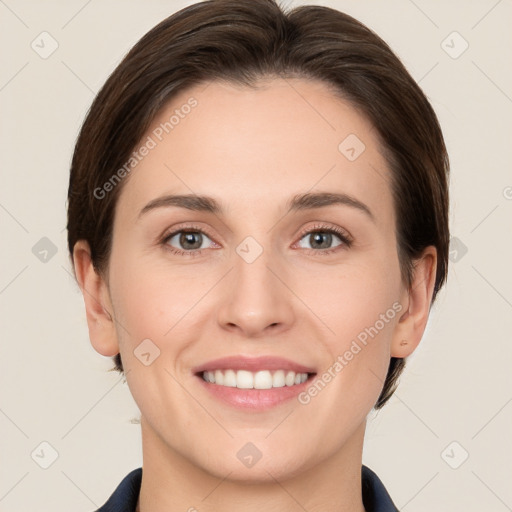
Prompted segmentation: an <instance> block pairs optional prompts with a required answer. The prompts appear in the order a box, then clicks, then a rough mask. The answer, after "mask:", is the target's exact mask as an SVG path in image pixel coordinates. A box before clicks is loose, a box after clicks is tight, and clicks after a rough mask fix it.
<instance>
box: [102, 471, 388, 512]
mask: <svg viewBox="0 0 512 512" xmlns="http://www.w3.org/2000/svg"><path fill="white" fill-rule="evenodd" d="M361 477H362V492H363V505H364V508H365V509H366V512H398V509H397V508H396V507H395V505H394V503H393V501H392V500H391V498H390V496H389V494H388V492H387V491H386V488H385V487H384V484H383V483H382V482H381V481H380V479H379V477H378V476H377V475H376V474H375V473H374V472H373V471H372V470H371V469H370V468H368V467H366V466H363V467H362V469H361ZM141 481H142V468H138V469H134V470H133V471H132V472H131V473H129V474H128V475H126V476H125V477H124V479H123V481H122V482H121V483H120V484H119V485H118V486H117V489H116V490H115V491H114V493H113V494H112V496H110V498H109V500H108V501H107V502H106V503H105V505H103V506H102V507H101V508H99V509H98V510H97V511H96V512H135V508H136V507H137V499H138V497H139V492H140V484H141Z"/></svg>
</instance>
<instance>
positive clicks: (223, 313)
mask: <svg viewBox="0 0 512 512" xmlns="http://www.w3.org/2000/svg"><path fill="white" fill-rule="evenodd" d="M233 267H234V268H233V271H232V272H230V277H229V286H228V287H227V288H228V289H227V293H226V295H225V297H224V300H223V303H222V306H221V308H220V310H219V318H218V320H219V323H220V324H221V325H222V326H223V327H224V328H229V329H239V330H241V331H243V333H244V334H245V335H246V336H258V335H259V334H263V333H265V334H268V330H267V329H268V328H271V329H272V330H273V332H274V331H276V330H279V329H285V328H287V327H289V325H291V323H292V322H293V318H294V315H293V307H292V303H291V294H290V291H289V290H288V289H287V288H286V286H285V285H284V284H283V282H282V281H286V279H285V277H284V276H282V277H281V279H278V277H276V275H275V274H276V273H277V274H280V273H281V272H282V270H280V269H282V268H283V266H282V265H281V264H280V261H279V256H278V255H277V254H274V253H273V251H272V249H271V247H270V245H269V246H268V247H264V246H263V245H262V244H260V243H259V242H258V241H257V240H256V239H255V238H253V237H247V238H246V239H244V240H243V241H242V242H241V243H240V244H239V245H238V246H237V247H236V250H235V254H233Z"/></svg>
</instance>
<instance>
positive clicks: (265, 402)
mask: <svg viewBox="0 0 512 512" xmlns="http://www.w3.org/2000/svg"><path fill="white" fill-rule="evenodd" d="M193 374H194V375H195V376H196V377H197V378H198V379H199V380H200V383H201V385H202V386H203V387H204V388H205V389H206V390H207V391H208V392H209V393H210V394H211V395H213V396H214V397H215V398H217V399H220V400H221V401H222V402H223V403H227V404H229V405H230V406H234V407H237V408H242V409H243V408H246V409H251V410H264V409H268V408H271V407H274V406H276V405H279V404H282V403H284V402H286V401H288V400H289V399H291V398H293V397H295V396H297V395H298V394H299V393H300V392H301V391H304V390H305V389H306V387H307V386H309V384H310V382H311V381H312V380H313V378H314V377H315V376H316V372H315V371H314V369H313V368H310V367H307V366H304V365H301V364H298V363H295V362H293V361H290V360H287V359H283V358H277V357H272V356H263V357H261V356H260V357H256V358H246V357H240V356H235V357H227V358H223V359H217V360H215V361H210V362H208V363H206V364H204V365H201V366H199V367H196V368H194V369H193Z"/></svg>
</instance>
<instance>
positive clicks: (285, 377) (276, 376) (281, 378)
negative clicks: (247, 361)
mask: <svg viewBox="0 0 512 512" xmlns="http://www.w3.org/2000/svg"><path fill="white" fill-rule="evenodd" d="M196 375H197V376H198V377H200V378H202V379H203V380H204V381H205V382H209V383H210V384H216V385H217V386H224V387H231V388H239V389H272V388H282V387H291V386H296V385H299V384H302V383H304V382H306V381H307V380H308V379H310V378H311V377H313V376H314V375H316V373H306V372H294V371H292V370H260V371H257V372H251V371H248V370H232V369H226V370H224V369H222V370H220V369H219V370H212V371H203V372H198V373H197V374H196Z"/></svg>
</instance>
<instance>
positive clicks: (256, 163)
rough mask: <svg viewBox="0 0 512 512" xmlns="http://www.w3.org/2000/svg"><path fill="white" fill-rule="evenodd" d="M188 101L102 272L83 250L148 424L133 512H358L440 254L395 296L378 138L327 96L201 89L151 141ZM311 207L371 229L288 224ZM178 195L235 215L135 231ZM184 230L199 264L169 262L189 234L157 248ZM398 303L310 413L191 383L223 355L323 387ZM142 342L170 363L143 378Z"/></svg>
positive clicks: (310, 85)
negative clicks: (369, 437)
mask: <svg viewBox="0 0 512 512" xmlns="http://www.w3.org/2000/svg"><path fill="white" fill-rule="evenodd" d="M190 97H194V98H195V99H196V100H197V101H198V105H197V107H195V109H193V110H192V111H191V113H190V114H189V115H188V116H186V117H185V118H184V119H181V120H180V122H179V125H177V126H176V127H175V128H174V129H173V131H172V132H171V133H170V134H169V135H167V136H166V137H165V138H164V139H163V140H162V141H161V142H159V144H158V145H157V147H156V148H154V149H152V150H151V151H150V153H149V154H148V155H147V156H146V157H145V158H144V159H143V160H142V162H140V163H139V164H138V165H137V167H136V168H135V169H134V170H133V171H132V173H131V175H130V176H129V178H128V179H127V181H126V182H125V183H124V187H123V190H122V192H121V195H120V197H119V200H118V204H117V208H116V215H115V221H114V231H113V245H112V253H111V256H110V261H109V269H108V273H107V274H106V275H104V276H100V275H99V274H97V273H96V272H95V271H94V268H93V266H92V264H91V260H90V250H89V247H88V245H87V242H85V241H80V242H78V243H77V244H76V246H75V250H74V264H75V271H76V275H77V279H78V282H79V284H80V287H81V289H82V291H83V295H84V301H85V306H86V312H87V321H88V326H89V334H90V339H91V343H92V345H93V346H94V348H95V349H96V350H97V351H98V352H99V353H100V354H102V355H104V356H113V355H115V354H116V353H118V352H120V353H121V357H122V360H123V364H124V368H125V373H126V379H127V383H128V385H129V387H130V391H131V393H132V394H133V397H134V399H135V401H136V403H137V404H138V406H139V408H140V411H141V429H142V442H143V479H142V486H141V493H140V498H139V506H138V510H140V511H142V512H150V511H151V512H160V511H164V510H165V511H167V512H169V511H185V510H189V509H191V507H196V508H197V509H198V510H201V511H202V512H203V511H205V512H207V511H219V510H235V509H237V508H240V504H243V510H244V511H249V512H250V511H253V510H254V511H256V510H270V511H273V510H275V511H278V510H279V511H290V512H291V511H299V510H300V511H302V510H304V509H306V510H309V511H318V510H322V511H337V512H339V511H351V512H354V511H356V512H362V511H364V508H363V504H362V499H361V464H362V449H363V438H364V432H365V427H366V417H367V415H368V413H369V412H370V411H371V409H372V408H373V405H374V404H375V402H376V400H377V398H378V396H379V394H380V391H381V389H382V386H383V383H384V379H385V376H386V371H387V367H388V364H389V360H390V357H391V356H395V357H406V356H408V355H410V354H411V353H412V352H413V351H414V349H415V348H416V346H417V345H418V343H419V341H420V339H421V336H422V334H423V332H424V329H425V325H426V322H427V318H428V312H429V307H430V302H431V297H432V292H433V286H434V279H435V265H436V250H435V248H433V247H429V248H427V249H426V250H425V252H424V254H423V256H422V257H421V258H420V259H419V260H418V261H417V262H416V263H417V264H416V269H415V273H414V279H413V283H412V285H411V286H408V285H407V284H406V283H404V282H403V281H402V279H401V273H400V266H399V261H398V255H397V243H396V235H395V224H396V219H395V212H394V206H393V200H392V195H391V189H390V171H389V169H388V166H387V163H386V161H385V159H384V157H383V156H382V154H381V152H380V147H379V140H378V138H377V135H376V133H375V130H374V128H373V126H372V125H371V124H370V123H369V122H368V121H367V120H366V118H364V117H363V116H362V115H361V114H360V113H358V112H357V111H356V110H355V109H354V108H353V107H352V106H351V105H350V104H349V103H348V102H346V101H342V100H341V99H339V98H338V97H336V96H335V95H334V94H333V92H332V91H331V90H330V89H329V88H328V87H327V86H326V85H325V84H323V83H321V82H316V81H309V80H303V79H293V80H292V79H289V80H282V79H269V80H266V81H264V82H263V81H262V82H260V83H259V87H258V88H257V89H251V88H248V87H241V86H234V85H230V84H226V83H221V82H213V83H210V85H208V86H207V87H206V86H205V84H201V85H198V86H195V87H194V88H191V89H189V90H186V91H183V92H182V93H181V94H180V95H179V96H176V97H175V98H173V100H172V101H171V102H170V103H169V104H168V105H167V106H166V107H165V108H164V110H163V111H162V112H161V113H160V114H159V115H158V117H157V118H156V119H155V120H154V123H153V126H152V127H151V128H150V130H149V131H148V134H150V133H151V131H152V130H153V129H154V128H155V127H157V126H158V125H159V124H160V123H161V122H163V121H165V120H167V119H168V118H169V117H170V115H171V114H172V112H173V111H174V109H176V108H179V107H180V106H181V105H183V104H184V103H185V102H186V101H187V100H188V99H189V98H190ZM349 134H356V135H357V137H358V138H359V139H360V140H361V141H363V142H364V144H365V146H366V149H365V151H364V152H363V153H362V154H361V155H360V156H359V157H358V158H357V159H356V160H355V161H352V162H351V161H349V160H348V159H347V158H346V157H345V156H344V155H343V154H342V153H341V152H340V151H339V150H338V145H339V144H340V142H341V141H343V140H344V139H345V138H346V137H347V136H348V135H349ZM145 138H146V137H144V139H145ZM144 139H143V140H144ZM306 192H338V193H344V194H348V195H350V196H351V197H353V198H356V199H357V200H358V201H361V202H362V203H364V204H365V205H366V206H367V207H368V208H369V209H370V211H371V213H372V215H373V218H372V217H370V216H369V215H368V214H367V213H365V212H364V211H362V210H360V209H358V208H354V207H351V206H348V205H339V204H338V205H330V206H325V207H322V208H320V209H308V210H304V211H298V212H291V213H287V208H286V204H287V201H288V200H289V199H290V198H291V197H292V196H294V195H295V194H300V193H306ZM171 193H172V194H199V195H202V194H204V195H208V196H211V197H213V198H215V199H216V200H217V201H219V202H220V203H221V204H222V205H223V206H224V208H225V211H224V213H223V214H212V213H209V212H198V211H192V210H187V209H184V208H179V207H176V206H173V207H162V208H157V209H154V210H151V211H149V212H147V213H146V214H144V215H142V216H141V217H139V212H140V211H141V210H142V208H143V207H144V206H145V205H146V204H147V203H149V202H150V201H151V200H153V199H155V198H157V197H159V196H162V195H165V194H171ZM319 224H320V225H321V228H320V229H317V227H318V225H319ZM191 225H192V226H194V228H193V229H196V231H197V228H199V229H201V230H204V233H205V234H204V235H203V239H202V246H201V247H202V248H203V249H202V250H201V253H200V254H198V255H197V254H196V256H193V257H192V256H190V255H186V254H185V255H179V254H173V253H172V252H171V250H170V249H169V247H171V248H172V247H174V248H176V249H181V250H182V251H184V250H186V249H185V248H184V246H183V245H180V244H179V237H175V238H173V239H172V241H167V243H166V242H162V238H164V235H166V234H169V233H171V232H172V231H173V230H175V229H178V228H181V229H185V228H190V227H191ZM325 227H327V228H336V227H338V228H341V229H342V230H343V231H344V232H347V233H348V234H350V237H351V238H352V239H353V241H352V244H351V245H350V246H348V245H346V244H344V243H341V240H340V239H338V237H337V235H333V237H332V242H330V245H328V244H327V248H322V247H325V246H322V245H320V248H318V247H319V245H318V244H319V243H320V244H321V242H317V243H316V245H315V239H312V237H311V235H310V234H306V233H305V232H306V231H308V232H310V231H322V232H323V233H325V229H324V228H325ZM199 236H200V235H199ZM247 236H251V237H253V238H254V239H255V240H256V241H257V242H258V244H259V245H260V246H261V247H262V248H263V252H262V254H261V255H260V257H259V258H257V259H256V260H255V261H254V262H252V263H247V262H246V261H245V260H244V259H243V258H242V257H240V256H239V254H238V253H237V252H236V248H237V246H238V245H239V244H240V243H241V242H242V241H243V240H244V239H245V238H246V237H247ZM199 243H201V240H200V241H199ZM199 243H198V246H199ZM329 249H334V251H332V252H331V253H329V254H321V252H322V251H324V253H325V251H327V250H329ZM195 250H196V252H197V249H195ZM189 252H190V249H189ZM394 303H395V304H396V303H399V304H400V306H401V307H402V309H401V312H400V313H399V314H397V315H396V316H395V317H394V318H393V319H392V320H390V321H389V322H388V323H386V325H385V327H384V328H383V329H381V330H380V331H379V333H378V335H377V336H375V337H374V338H373V339H371V340H370V341H369V343H368V344H367V345H366V346H365V347H364V348H363V349H362V350H361V351H360V352H359V353H358V354H357V355H355V356H354V358H353V359H352V360H351V361H350V362H349V363H348V364H347V365H346V366H345V367H344V368H343V370H342V371H340V372H339V373H337V374H336V376H335V378H333V379H332V380H331V382H329V383H328V385H326V386H325V388H324V389H323V390H322V391H321V392H320V393H318V395H317V396H315V397H314V398H313V399H311V401H310V402H309V403H308V404H306V405H303V404H301V403H299V402H298V401H297V400H296V399H292V400H290V401H288V402H286V403H285V404H283V405H279V406H278V407H274V408H273V409H270V410H267V411H259V412H254V411H252V412H251V411H241V410H237V409H235V408H233V407H231V406H229V405H225V404H222V403H220V402H218V401H217V400H215V399H214V398H212V397H211V395H210V394H209V393H207V392H206V391H205V390H204V389H203V388H202V386H201V385H200V384H201V383H200V382H199V380H198V379H197V377H195V376H194V375H193V374H192V373H191V369H192V368H193V367H195V366H197V365H199V364H201V363H205V362H207V361H209V360H212V359H216V358H218V357H224V356H228V355H246V356H257V355H276V356H281V357H285V358H289V359H292V360H293V361H296V362H298V363H302V364H305V365H307V366H312V367H314V368H315V369H316V370H317V376H318V375H320V374H321V373H322V372H323V371H324V370H326V369H328V368H329V367H331V366H332V365H333V363H334V362H335V360H336V358H337V356H338V355H340V354H343V353H344V352H345V351H346V350H347V349H348V348H349V347H350V344H351V342H352V340H354V339H355V338H356V337H357V335H358V334H359V333H360V332H361V331H363V330H364V329H365V327H369V326H372V325H374V324H375V322H376V321H377V320H378V319H379V315H381V314H383V313H385V312H386V311H387V310H389V309H390V308H391V307H392V305H393V304H394ZM147 338H149V339H151V340H152V341H153V343H155V345H157V346H158V348H159V349H160V351H161V352H160V356H159V357H158V358H157V359H155V360H154V362H152V364H150V365H148V366H145V365H144V364H142V363H141V362H140V361H139V360H138V359H137V358H136V357H135V356H134V353H133V351H134V350H135V349H136V348H137V346H138V345H139V344H140V343H141V341H142V340H144V339H147ZM247 442H251V443H253V444H254V445H255V446H256V447H257V448H258V449H259V451H260V452H261V454H262V457H261V459H260V460H259V461H258V462H257V463H256V464H255V465H254V466H253V467H251V468H247V467H245V466H244V465H243V464H242V463H241V462H240V460H239V459H238V458H237V456H236V454H237V452H238V451H239V450H240V449H241V448H242V447H243V446H244V445H245V444H246V443H247Z"/></svg>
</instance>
